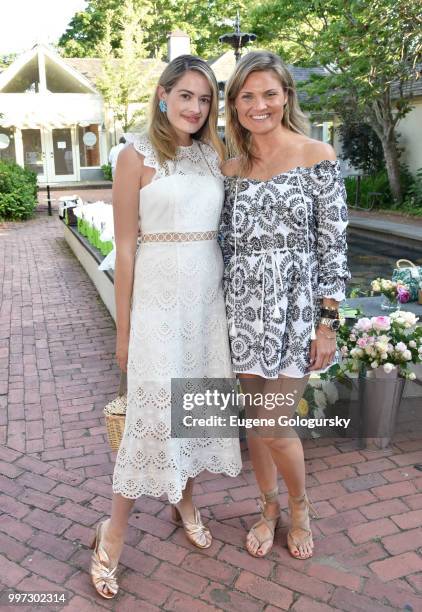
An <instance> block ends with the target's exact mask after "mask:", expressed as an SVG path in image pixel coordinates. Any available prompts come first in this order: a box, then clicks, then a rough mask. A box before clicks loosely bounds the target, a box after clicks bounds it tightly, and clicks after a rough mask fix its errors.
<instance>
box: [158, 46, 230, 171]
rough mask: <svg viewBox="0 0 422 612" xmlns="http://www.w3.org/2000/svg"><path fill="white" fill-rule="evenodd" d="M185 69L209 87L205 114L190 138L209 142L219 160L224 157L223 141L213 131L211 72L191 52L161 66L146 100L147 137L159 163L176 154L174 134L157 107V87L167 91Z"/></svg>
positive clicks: (215, 106)
mask: <svg viewBox="0 0 422 612" xmlns="http://www.w3.org/2000/svg"><path fill="white" fill-rule="evenodd" d="M189 70H195V71H196V72H199V73H200V74H202V75H203V76H204V77H205V78H206V79H207V81H208V83H209V86H210V88H211V104H210V112H209V115H208V117H207V120H206V121H205V123H204V125H203V126H202V127H201V129H200V130H198V131H197V132H196V133H195V134H192V138H193V139H195V140H200V141H202V142H206V143H208V144H210V145H211V146H212V147H214V149H215V150H216V151H217V153H218V154H219V156H220V158H221V159H223V156H224V148H223V143H222V142H221V140H220V138H219V136H218V133H217V120H218V85H217V80H216V78H215V75H214V73H213V71H212V70H211V68H210V67H209V65H208V64H207V63H206V62H205V61H204V60H202V59H201V58H199V57H196V56H194V55H179V57H176V58H175V59H174V60H172V61H171V62H170V63H169V64H168V65H167V66H166V68H165V69H164V71H163V73H162V74H161V76H160V78H159V80H158V83H157V87H156V88H155V92H154V94H153V96H152V98H151V101H150V113H149V123H148V136H149V139H150V141H151V143H152V145H153V147H154V149H155V151H156V153H157V155H158V158H159V160H160V162H161V163H163V162H165V161H166V160H169V159H174V158H175V157H176V149H177V137H176V132H175V131H174V129H173V126H172V125H171V123H170V121H169V120H168V117H167V113H163V112H161V111H160V109H159V106H158V105H159V102H160V98H159V96H158V87H159V85H161V86H162V87H164V89H165V90H166V92H167V93H169V92H170V91H171V90H172V89H173V87H174V86H175V85H176V83H177V82H178V81H179V80H180V79H181V77H182V76H183V75H184V74H186V72H188V71H189Z"/></svg>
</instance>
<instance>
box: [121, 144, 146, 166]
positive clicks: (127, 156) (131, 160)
mask: <svg viewBox="0 0 422 612" xmlns="http://www.w3.org/2000/svg"><path fill="white" fill-rule="evenodd" d="M117 159H118V160H121V161H122V163H124V164H129V165H131V166H136V167H139V166H143V165H144V155H143V154H142V153H140V152H139V151H137V150H136V149H135V147H134V146H133V144H132V143H128V144H127V145H126V146H125V147H124V148H123V149H122V150H121V151H120V153H119V156H118V158H117Z"/></svg>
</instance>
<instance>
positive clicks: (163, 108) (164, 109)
mask: <svg viewBox="0 0 422 612" xmlns="http://www.w3.org/2000/svg"><path fill="white" fill-rule="evenodd" d="M158 108H159V109H160V111H161V112H162V113H166V112H167V102H166V101H165V100H160V102H159V104H158Z"/></svg>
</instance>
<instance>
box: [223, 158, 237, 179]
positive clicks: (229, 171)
mask: <svg viewBox="0 0 422 612" xmlns="http://www.w3.org/2000/svg"><path fill="white" fill-rule="evenodd" d="M221 172H222V173H223V174H224V176H238V175H239V172H240V159H239V158H238V157H233V158H232V159H227V160H226V161H225V162H223V164H222V165H221Z"/></svg>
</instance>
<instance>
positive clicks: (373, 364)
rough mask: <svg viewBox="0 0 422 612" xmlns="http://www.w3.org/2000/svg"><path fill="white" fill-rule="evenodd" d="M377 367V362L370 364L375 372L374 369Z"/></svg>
mask: <svg viewBox="0 0 422 612" xmlns="http://www.w3.org/2000/svg"><path fill="white" fill-rule="evenodd" d="M377 367H378V361H373V362H372V363H371V368H373V369H374V370H375V368H377Z"/></svg>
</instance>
